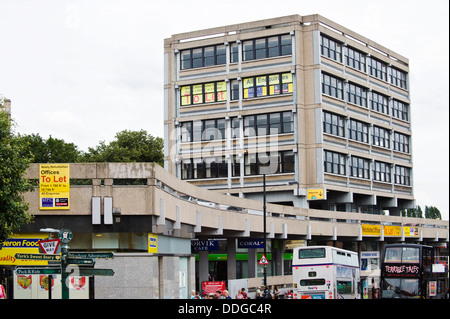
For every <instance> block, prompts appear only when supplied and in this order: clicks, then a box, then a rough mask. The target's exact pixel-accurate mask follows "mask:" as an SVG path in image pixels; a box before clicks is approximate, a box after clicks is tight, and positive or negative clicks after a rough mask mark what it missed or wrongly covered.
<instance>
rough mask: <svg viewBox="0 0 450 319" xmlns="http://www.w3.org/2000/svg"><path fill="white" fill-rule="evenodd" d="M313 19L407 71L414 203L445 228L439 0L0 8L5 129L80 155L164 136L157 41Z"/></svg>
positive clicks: (0, 4) (443, 50)
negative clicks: (142, 133)
mask: <svg viewBox="0 0 450 319" xmlns="http://www.w3.org/2000/svg"><path fill="white" fill-rule="evenodd" d="M291 14H299V15H310V14H320V15H322V16H324V17H326V18H328V19H330V20H332V21H334V22H336V23H338V24H340V25H342V26H344V27H346V28H348V29H350V30H352V31H355V32H356V33H358V34H361V35H363V36H365V37H367V38H369V39H371V40H373V41H375V42H377V43H379V44H381V45H383V46H385V47H387V48H389V49H391V50H392V51H394V52H397V53H399V54H401V55H403V56H405V57H407V58H409V62H410V74H409V76H410V94H411V101H412V102H411V118H412V119H411V126H412V132H413V137H412V149H413V165H414V172H413V174H414V175H413V180H414V181H413V182H414V196H415V199H416V204H418V205H420V206H421V207H422V210H423V211H424V209H425V205H427V206H436V207H437V208H438V209H439V210H440V211H441V214H442V216H443V219H446V220H448V219H449V102H448V101H449V2H448V0H427V1H423V0H420V1H419V0H378V1H361V0H357V1H353V0H342V1H336V0H315V1H311V0H308V1H304V0H276V1H274V0H272V1H269V0H257V1H256V0H246V1H242V0H239V1H238V0H227V1H213V0H209V1H203V0H189V1H186V0H184V1H180V0H172V1H170V0H169V1H161V2H157V1H154V0H39V1H36V0H0V41H1V45H0V97H1V96H3V97H6V98H8V99H10V100H11V104H12V118H13V120H14V121H15V123H16V127H15V130H16V132H17V133H20V134H32V133H34V134H39V135H40V136H41V137H43V138H48V137H49V136H50V135H51V136H52V137H54V138H58V139H63V140H64V141H65V142H67V143H74V144H75V145H77V146H78V148H79V149H80V150H82V151H87V149H88V147H95V146H97V145H99V142H100V141H105V142H106V143H108V142H110V141H112V140H114V137H115V135H116V133H118V132H121V131H123V130H133V131H134V130H141V129H143V130H146V131H147V132H148V133H149V134H151V135H153V136H159V137H164V132H163V105H164V104H163V101H164V99H163V79H164V69H163V52H164V48H163V45H164V39H165V38H169V37H170V36H171V35H172V34H177V33H183V32H188V31H195V30H200V29H206V28H213V27H219V26H224V25H229V24H235V23H243V22H249V21H255V20H261V19H267V18H274V17H280V16H286V15H291Z"/></svg>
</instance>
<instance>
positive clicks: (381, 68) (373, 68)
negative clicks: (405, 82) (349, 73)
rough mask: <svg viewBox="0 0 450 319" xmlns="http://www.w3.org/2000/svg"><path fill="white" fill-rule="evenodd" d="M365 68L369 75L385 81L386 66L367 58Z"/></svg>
mask: <svg viewBox="0 0 450 319" xmlns="http://www.w3.org/2000/svg"><path fill="white" fill-rule="evenodd" d="M367 67H368V71H369V75H371V76H374V77H376V78H379V79H380V80H383V81H387V65H386V63H383V62H381V61H379V60H377V59H375V58H372V57H369V58H368V59H367Z"/></svg>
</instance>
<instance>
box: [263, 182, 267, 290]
mask: <svg viewBox="0 0 450 319" xmlns="http://www.w3.org/2000/svg"><path fill="white" fill-rule="evenodd" d="M263 216H264V218H263V220H264V227H263V232H264V256H266V258H267V248H266V247H267V245H266V174H263ZM266 289H267V264H264V294H265V293H266Z"/></svg>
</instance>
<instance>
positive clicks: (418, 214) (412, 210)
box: [402, 205, 423, 218]
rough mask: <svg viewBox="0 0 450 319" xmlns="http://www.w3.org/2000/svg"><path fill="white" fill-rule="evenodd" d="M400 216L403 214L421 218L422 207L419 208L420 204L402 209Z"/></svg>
mask: <svg viewBox="0 0 450 319" xmlns="http://www.w3.org/2000/svg"><path fill="white" fill-rule="evenodd" d="M402 216H404V217H416V218H423V215H422V208H420V206H419V205H417V207H416V208H408V209H403V210H402Z"/></svg>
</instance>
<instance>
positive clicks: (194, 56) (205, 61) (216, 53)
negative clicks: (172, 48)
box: [181, 44, 226, 70]
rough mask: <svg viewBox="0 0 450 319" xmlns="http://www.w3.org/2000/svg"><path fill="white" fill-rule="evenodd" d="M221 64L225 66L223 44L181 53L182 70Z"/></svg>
mask: <svg viewBox="0 0 450 319" xmlns="http://www.w3.org/2000/svg"><path fill="white" fill-rule="evenodd" d="M222 64H226V47H225V45H223V44H221V45H213V46H209V47H204V48H195V49H188V50H183V51H181V69H182V70H187V69H192V68H201V67H205V66H213V65H222Z"/></svg>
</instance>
